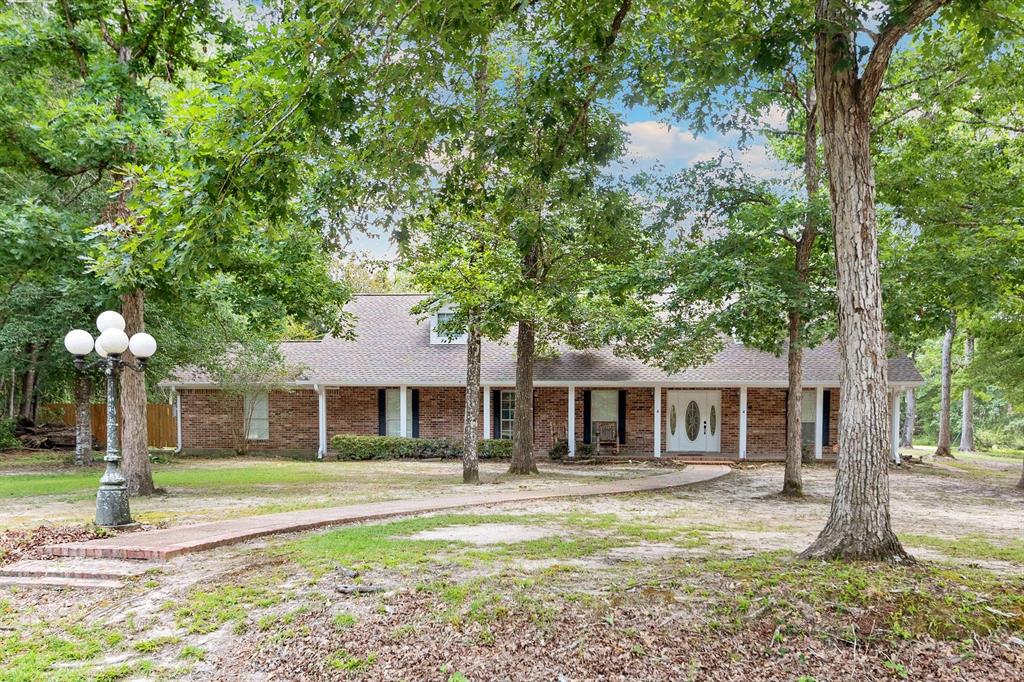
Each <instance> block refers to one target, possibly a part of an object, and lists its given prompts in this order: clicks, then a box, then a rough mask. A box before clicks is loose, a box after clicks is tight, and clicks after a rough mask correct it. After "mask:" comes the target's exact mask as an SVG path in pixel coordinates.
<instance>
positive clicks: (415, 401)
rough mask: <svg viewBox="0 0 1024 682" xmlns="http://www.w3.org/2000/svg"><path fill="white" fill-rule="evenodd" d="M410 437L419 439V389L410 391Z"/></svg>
mask: <svg viewBox="0 0 1024 682" xmlns="http://www.w3.org/2000/svg"><path fill="white" fill-rule="evenodd" d="M412 437H413V438H419V437H420V389H418V388H414V389H412Z"/></svg>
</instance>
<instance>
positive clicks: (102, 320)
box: [96, 310, 124, 334]
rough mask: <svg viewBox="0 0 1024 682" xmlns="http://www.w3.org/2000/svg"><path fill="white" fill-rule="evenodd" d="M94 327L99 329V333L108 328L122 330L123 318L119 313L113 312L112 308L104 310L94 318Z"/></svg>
mask: <svg viewBox="0 0 1024 682" xmlns="http://www.w3.org/2000/svg"><path fill="white" fill-rule="evenodd" d="M96 328H97V329H99V330H100V333H101V334H102V333H103V332H105V331H107V330H108V329H118V330H120V331H124V318H123V317H121V313H117V312H114V311H113V310H104V311H103V312H102V313H100V316H99V317H97V318H96Z"/></svg>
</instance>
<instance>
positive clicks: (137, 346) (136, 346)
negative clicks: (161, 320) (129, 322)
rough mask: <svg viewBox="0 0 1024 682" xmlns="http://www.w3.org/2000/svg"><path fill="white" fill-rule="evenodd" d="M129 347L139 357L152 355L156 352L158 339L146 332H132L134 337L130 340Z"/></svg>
mask: <svg viewBox="0 0 1024 682" xmlns="http://www.w3.org/2000/svg"><path fill="white" fill-rule="evenodd" d="M128 349H129V350H130V351H131V352H132V355H134V356H135V357H137V358H148V357H152V355H153V353H155V352H156V339H154V338H153V337H152V336H150V335H149V334H147V333H146V332H139V333H138V334H132V338H131V339H129V340H128Z"/></svg>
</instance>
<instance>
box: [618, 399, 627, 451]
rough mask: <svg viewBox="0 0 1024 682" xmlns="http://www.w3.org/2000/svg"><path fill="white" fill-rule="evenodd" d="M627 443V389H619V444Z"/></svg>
mask: <svg viewBox="0 0 1024 682" xmlns="http://www.w3.org/2000/svg"><path fill="white" fill-rule="evenodd" d="M625 444H626V391H625V390H624V389H620V390H619V445H625Z"/></svg>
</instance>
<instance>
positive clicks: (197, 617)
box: [168, 584, 281, 634]
mask: <svg viewBox="0 0 1024 682" xmlns="http://www.w3.org/2000/svg"><path fill="white" fill-rule="evenodd" d="M280 599H281V597H280V596H279V595H275V594H273V593H272V592H271V591H269V590H268V589H266V587H263V586H259V585H253V584H246V585H221V586H219V587H215V588H212V589H209V590H201V589H197V590H193V591H192V592H190V593H189V594H188V596H187V597H186V599H185V601H184V603H182V604H174V603H169V604H168V606H169V607H170V608H172V609H173V611H174V622H175V623H176V624H177V626H178V627H180V628H183V629H184V630H185V631H186V632H188V633H189V634H206V633H210V632H213V631H215V630H217V629H219V628H220V627H221V626H223V625H224V624H226V623H229V622H235V623H241V622H244V620H245V619H246V617H247V616H248V614H249V612H250V611H251V610H252V609H253V608H257V607H267V606H272V605H274V604H276V603H278V602H279V601H280Z"/></svg>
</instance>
